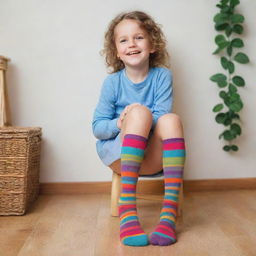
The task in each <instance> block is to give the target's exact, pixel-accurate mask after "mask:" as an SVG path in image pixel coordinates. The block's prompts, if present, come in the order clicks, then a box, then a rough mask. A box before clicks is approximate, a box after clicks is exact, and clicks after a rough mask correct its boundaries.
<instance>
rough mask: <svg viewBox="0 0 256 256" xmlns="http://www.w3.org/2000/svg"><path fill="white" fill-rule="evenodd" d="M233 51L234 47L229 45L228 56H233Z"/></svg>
mask: <svg viewBox="0 0 256 256" xmlns="http://www.w3.org/2000/svg"><path fill="white" fill-rule="evenodd" d="M232 51H233V48H232V45H231V44H230V43H229V45H228V47H227V54H228V56H231V55H232Z"/></svg>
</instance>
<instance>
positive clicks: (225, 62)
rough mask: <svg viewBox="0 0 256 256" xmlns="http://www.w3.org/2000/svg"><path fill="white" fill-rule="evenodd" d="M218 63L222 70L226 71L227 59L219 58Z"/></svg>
mask: <svg viewBox="0 0 256 256" xmlns="http://www.w3.org/2000/svg"><path fill="white" fill-rule="evenodd" d="M220 63H221V66H222V67H223V68H224V69H227V68H228V59H227V58H226V57H221V58H220Z"/></svg>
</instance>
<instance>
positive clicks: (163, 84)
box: [152, 69, 173, 127]
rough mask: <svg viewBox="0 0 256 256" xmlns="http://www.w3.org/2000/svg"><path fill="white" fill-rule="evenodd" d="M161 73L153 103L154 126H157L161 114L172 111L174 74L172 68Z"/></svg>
mask: <svg viewBox="0 0 256 256" xmlns="http://www.w3.org/2000/svg"><path fill="white" fill-rule="evenodd" d="M165 71H166V72H164V73H162V74H161V77H160V79H159V82H158V86H157V92H156V97H155V99H154V105H153V111H152V114H153V127H155V125H156V123H157V120H158V118H159V117H160V116H162V115H164V114H167V113H170V112H171V111H172V103H173V97H172V96H173V93H172V92H173V89H172V74H171V71H170V70H167V69H165Z"/></svg>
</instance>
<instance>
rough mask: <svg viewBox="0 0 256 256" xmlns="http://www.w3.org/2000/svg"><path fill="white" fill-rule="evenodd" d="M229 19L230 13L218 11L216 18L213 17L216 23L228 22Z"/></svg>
mask: <svg viewBox="0 0 256 256" xmlns="http://www.w3.org/2000/svg"><path fill="white" fill-rule="evenodd" d="M228 19H229V15H228V14H226V13H217V14H216V15H215V16H214V18H213V21H214V22H215V23H223V22H226V21H228Z"/></svg>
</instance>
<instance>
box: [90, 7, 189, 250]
mask: <svg viewBox="0 0 256 256" xmlns="http://www.w3.org/2000/svg"><path fill="white" fill-rule="evenodd" d="M103 53H104V54H105V59H106V63H107V66H108V67H109V68H111V69H112V70H111V73H112V74H110V75H109V76H108V77H107V78H106V79H105V81H104V83H103V87H102V90H101V95H100V99H99V102H98V105H97V107H96V109H95V112H94V117H93V123H92V126H93V133H94V135H95V137H96V138H97V139H98V141H97V152H98V155H99V157H100V158H101V160H102V161H103V163H104V164H105V165H107V166H109V167H110V168H111V169H112V170H113V171H115V172H117V173H118V174H121V177H122V178H121V184H122V185H121V195H120V199H119V216H120V239H121V241H122V243H123V244H125V245H130V246H145V245H147V244H148V243H149V242H150V243H151V244H153V245H170V244H173V243H175V242H176V234H175V222H176V215H177V206H178V205H177V202H178V197H179V190H180V185H181V182H182V175H183V165H184V160H185V145H184V138H183V130H182V124H181V120H180V118H179V117H178V116H177V115H176V114H173V113H170V112H171V107H172V74H171V72H170V71H169V69H167V68H168V67H169V55H168V53H167V50H166V42H165V39H164V35H163V33H162V31H161V29H160V27H159V26H158V25H157V24H156V23H155V22H154V21H153V19H152V18H151V17H150V16H149V15H147V14H146V13H143V12H140V11H134V12H129V13H122V14H120V15H118V16H117V17H116V18H115V19H114V20H112V22H111V23H110V25H109V28H108V30H107V32H106V34H105V44H104V50H103ZM162 169H163V172H164V181H165V196H164V202H163V208H162V211H161V214H160V222H159V224H158V225H157V227H156V228H155V230H154V231H153V232H152V233H151V234H150V236H149V239H148V237H147V235H146V234H145V232H144V231H143V229H142V228H141V226H140V223H139V220H138V216H137V210H136V183H137V180H138V176H139V175H142V174H143V175H151V174H155V173H157V172H159V171H161V170H162Z"/></svg>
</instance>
